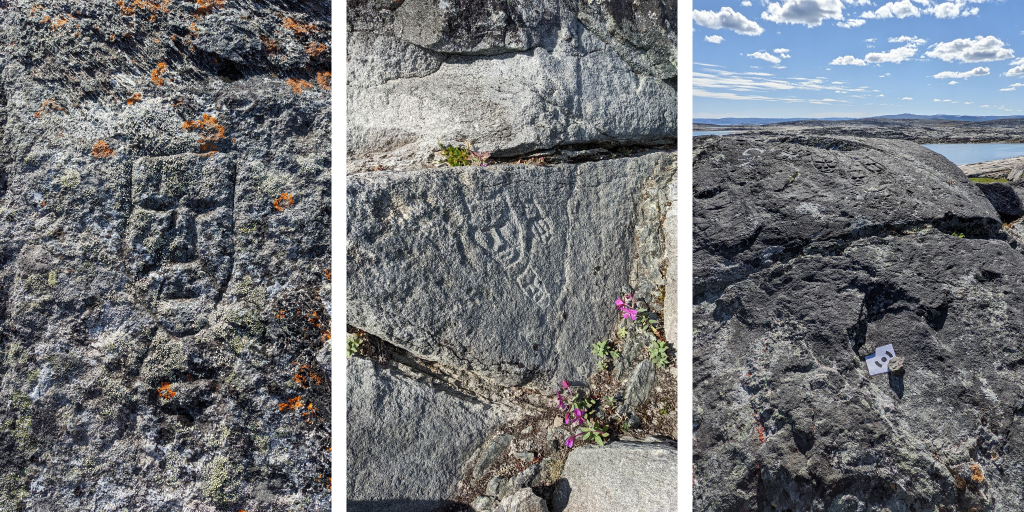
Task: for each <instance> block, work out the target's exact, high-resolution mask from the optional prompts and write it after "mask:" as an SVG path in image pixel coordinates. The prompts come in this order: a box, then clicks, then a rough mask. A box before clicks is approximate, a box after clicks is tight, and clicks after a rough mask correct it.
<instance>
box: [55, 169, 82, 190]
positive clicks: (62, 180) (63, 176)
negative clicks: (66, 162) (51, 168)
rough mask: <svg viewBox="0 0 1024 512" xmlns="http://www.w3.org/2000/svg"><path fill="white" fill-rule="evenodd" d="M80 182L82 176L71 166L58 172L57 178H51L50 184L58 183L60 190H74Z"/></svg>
mask: <svg viewBox="0 0 1024 512" xmlns="http://www.w3.org/2000/svg"><path fill="white" fill-rule="evenodd" d="M81 183H82V176H81V175H80V174H78V171H76V170H75V169H73V168H67V169H64V172H62V173H60V176H58V177H57V179H55V180H53V182H52V183H51V184H52V185H60V189H61V191H64V190H74V189H76V188H78V185H80V184H81Z"/></svg>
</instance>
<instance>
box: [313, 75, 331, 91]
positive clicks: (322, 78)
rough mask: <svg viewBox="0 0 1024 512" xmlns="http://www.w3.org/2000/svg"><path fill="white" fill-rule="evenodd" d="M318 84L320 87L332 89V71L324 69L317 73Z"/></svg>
mask: <svg viewBox="0 0 1024 512" xmlns="http://www.w3.org/2000/svg"><path fill="white" fill-rule="evenodd" d="M316 84H317V85H319V86H320V87H322V88H324V89H327V90H328V91H329V90H331V72H330V71H323V72H320V73H317V74H316Z"/></svg>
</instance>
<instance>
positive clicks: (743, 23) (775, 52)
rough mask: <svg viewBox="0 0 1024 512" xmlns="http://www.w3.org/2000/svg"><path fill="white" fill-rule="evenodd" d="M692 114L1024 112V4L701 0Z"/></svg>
mask: <svg viewBox="0 0 1024 512" xmlns="http://www.w3.org/2000/svg"><path fill="white" fill-rule="evenodd" d="M692 20H693V23H692V25H693V62H694V64H693V117H699V118H700V117H711V118H718V117H775V118H787V117H870V116H876V115H885V114H902V113H911V114H923V115H931V114H953V115H979V116H1010V115H1021V116H1024V33H1022V31H1024V1H1022V0H948V1H947V0H939V1H935V0H899V1H886V2H882V1H869V0H774V1H772V0H726V1H721V0H718V1H708V0H694V1H693V11H692Z"/></svg>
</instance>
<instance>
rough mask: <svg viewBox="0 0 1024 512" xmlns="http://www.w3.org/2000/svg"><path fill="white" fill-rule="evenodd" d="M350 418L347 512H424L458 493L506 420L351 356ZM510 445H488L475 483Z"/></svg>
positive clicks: (503, 441)
mask: <svg viewBox="0 0 1024 512" xmlns="http://www.w3.org/2000/svg"><path fill="white" fill-rule="evenodd" d="M348 418H349V419H348V460H347V463H348V471H347V476H348V484H347V489H346V492H347V499H348V509H349V510H376V511H387V510H395V511H398V510H408V511H415V510H424V511H426V510H433V509H434V508H437V507H439V506H440V505H442V504H443V503H445V502H446V500H448V498H450V497H451V496H452V495H453V494H454V493H455V491H456V484H457V483H458V481H459V480H460V479H461V478H462V471H463V468H465V467H466V465H467V464H468V463H469V462H470V461H471V459H472V457H473V455H474V452H475V451H476V449H477V447H479V446H481V445H482V444H483V443H484V441H485V440H486V438H487V436H488V435H489V434H490V433H491V432H492V431H493V429H494V428H495V427H496V426H497V425H498V424H499V423H501V422H502V421H503V420H505V419H506V416H504V413H503V411H502V410H501V409H499V408H495V407H491V406H488V405H485V404H481V403H475V402H473V401H471V400H468V399H465V398H460V397H457V396H455V395H453V394H448V393H439V392H437V391H436V390H435V389H434V388H432V387H431V386H430V385H428V384H426V383H422V382H418V381H416V380H414V379H413V378H411V377H410V376H407V375H404V374H403V373H400V372H399V371H398V370H396V369H391V368H381V367H378V366H376V365H375V363H373V362H372V361H370V360H367V359H363V358H356V357H354V358H352V359H349V360H348ZM436 432H444V435H443V436H437V435H435V434H434V433H436ZM424 436H430V437H429V439H430V441H429V442H423V439H424ZM381 440H385V441H386V442H381ZM509 441H511V436H507V435H499V436H497V437H496V438H495V439H493V440H492V441H491V442H490V443H488V444H487V447H486V448H485V449H483V450H482V452H483V453H482V454H481V455H480V456H479V459H478V462H477V465H476V466H475V467H474V475H475V478H479V477H480V476H481V475H480V472H482V471H483V470H485V469H486V468H487V466H489V465H490V463H491V462H493V461H494V459H495V458H497V456H498V455H500V454H501V452H502V451H503V450H504V449H506V448H507V447H508V443H509Z"/></svg>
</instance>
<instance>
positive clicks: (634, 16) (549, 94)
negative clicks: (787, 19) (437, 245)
mask: <svg viewBox="0 0 1024 512" xmlns="http://www.w3.org/2000/svg"><path fill="white" fill-rule="evenodd" d="M674 20H675V5H674V2H672V3H671V5H670V6H669V5H664V4H663V3H661V2H649V1H645V2H640V3H632V2H625V1H621V0H613V1H602V2H593V3H584V4H583V5H582V6H578V7H577V5H576V4H575V3H574V2H568V1H563V0H531V1H527V2H507V1H505V0H487V1H485V2H475V1H474V2H468V1H456V2H439V1H438V0H406V1H403V2H390V1H387V2H385V1H380V0H373V1H361V2H350V3H349V10H348V30H349V33H348V70H349V71H348V73H349V74H348V77H347V80H348V89H347V90H348V124H349V130H348V155H347V158H348V160H349V169H350V172H357V171H359V170H362V169H366V168H373V167H376V166H378V165H380V166H383V167H384V168H388V169H390V168H409V167H410V166H416V167H418V166H428V165H429V164H431V162H432V161H433V159H434V154H433V152H434V151H435V150H436V149H437V145H438V142H441V143H443V144H459V145H463V144H465V143H466V142H467V141H468V142H470V143H471V144H472V145H473V147H474V149H478V150H482V151H488V152H490V153H492V155H493V156H494V157H510V156H516V155H522V154H525V153H528V152H531V151H536V150H542V149H550V148H555V147H559V146H567V145H588V144H591V145H593V144H596V145H605V146H622V145H656V144H663V143H670V142H674V141H675V138H676V130H677V122H676V117H677V112H676V91H675V74H676V56H675V47H676V44H675V37H676V36H675V29H676V28H675V21H674Z"/></svg>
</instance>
